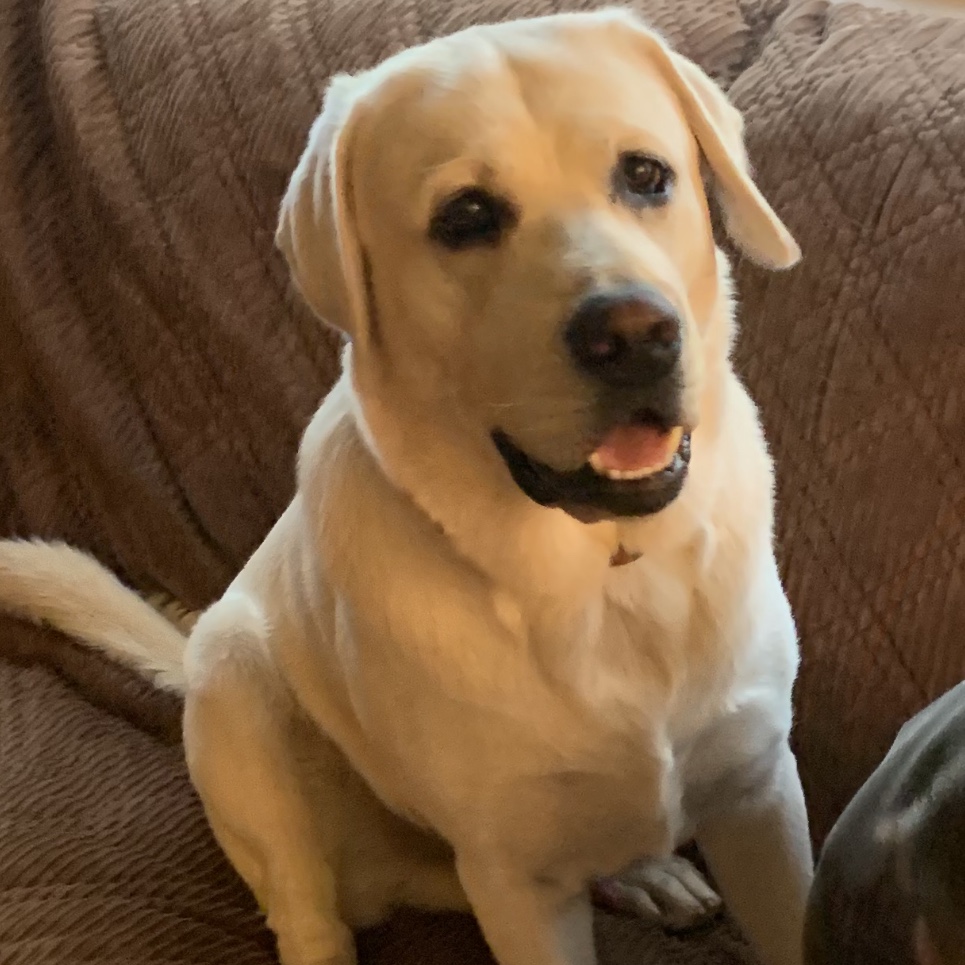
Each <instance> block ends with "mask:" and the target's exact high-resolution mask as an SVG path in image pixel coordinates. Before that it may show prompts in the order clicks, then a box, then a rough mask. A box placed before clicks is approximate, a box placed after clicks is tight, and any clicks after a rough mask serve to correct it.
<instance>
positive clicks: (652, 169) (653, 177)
mask: <svg viewBox="0 0 965 965" xmlns="http://www.w3.org/2000/svg"><path fill="white" fill-rule="evenodd" d="M615 180H616V187H617V193H618V194H620V195H621V196H623V197H625V198H627V199H628V200H632V201H634V202H636V203H637V204H648V205H658V204H663V203H664V202H666V201H667V200H669V198H670V190H671V188H672V187H673V182H674V173H673V171H672V170H671V169H670V167H668V166H667V165H666V164H664V162H663V161H661V160H659V159H658V158H655V157H651V156H650V155H649V154H640V153H637V152H636V151H630V152H628V153H626V154H624V155H622V156H621V157H620V161H619V163H618V164H617V170H616V179H615Z"/></svg>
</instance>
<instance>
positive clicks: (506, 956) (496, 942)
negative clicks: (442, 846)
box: [457, 854, 596, 965]
mask: <svg viewBox="0 0 965 965" xmlns="http://www.w3.org/2000/svg"><path fill="white" fill-rule="evenodd" d="M457 865H458V870H459V878H460V880H461V881H462V885H463V888H464V889H465V891H466V895H467V897H468V898H469V902H470V904H471V905H472V909H473V912H474V913H475V915H476V919H477V920H478V922H479V925H480V927H481V928H482V931H483V935H484V936H485V937H486V941H487V943H488V944H489V947H490V950H491V951H492V953H493V955H494V956H495V958H496V961H497V962H499V965H596V953H595V951H594V947H593V910H592V907H591V904H590V899H589V894H588V892H587V891H586V889H583V890H581V891H579V892H577V893H576V894H573V893H569V892H568V890H567V889H564V888H563V887H562V886H560V885H559V884H558V883H555V882H551V881H545V880H540V879H539V878H538V877H537V876H535V875H533V876H528V875H526V874H520V873H519V872H516V871H513V872H509V871H507V870H506V868H507V864H506V863H503V862H501V861H500V860H499V856H498V855H492V854H487V855H486V856H485V857H482V858H480V857H476V856H468V855H465V854H460V855H459V856H458V859H457Z"/></svg>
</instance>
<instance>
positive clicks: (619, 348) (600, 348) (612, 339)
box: [586, 332, 627, 364]
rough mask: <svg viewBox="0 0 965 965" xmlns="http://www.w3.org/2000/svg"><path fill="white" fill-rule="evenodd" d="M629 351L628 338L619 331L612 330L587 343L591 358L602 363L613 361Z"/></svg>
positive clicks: (588, 354) (588, 353) (587, 351)
mask: <svg viewBox="0 0 965 965" xmlns="http://www.w3.org/2000/svg"><path fill="white" fill-rule="evenodd" d="M626 351H627V340H626V339H625V338H624V337H623V336H622V335H621V334H620V333H619V332H612V333H610V334H608V335H606V336H603V337H602V338H599V339H597V340H596V341H593V342H590V343H589V344H588V345H587V350H586V354H587V357H588V359H589V360H593V361H596V362H599V363H601V364H603V363H607V362H613V361H614V360H616V359H618V358H619V357H620V356H621V355H623V354H624V353H625V352H626Z"/></svg>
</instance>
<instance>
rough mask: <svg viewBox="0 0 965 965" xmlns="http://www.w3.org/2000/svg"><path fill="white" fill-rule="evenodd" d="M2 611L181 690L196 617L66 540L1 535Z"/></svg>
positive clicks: (165, 686)
mask: <svg viewBox="0 0 965 965" xmlns="http://www.w3.org/2000/svg"><path fill="white" fill-rule="evenodd" d="M0 610H3V611H5V612H7V613H9V614H11V615H13V616H17V617H20V618H22V619H26V620H30V621H31V622H33V623H40V624H46V625H48V626H51V627H53V628H54V629H56V630H60V631H61V632H62V633H65V634H67V635H68V636H71V637H75V638H76V639H77V640H79V641H80V642H81V643H84V644H86V645H87V646H89V647H91V648H93V649H96V650H100V651H101V652H102V653H104V654H106V655H107V656H109V657H111V658H113V659H115V660H117V661H118V662H119V663H123V664H126V665H127V666H129V667H132V668H133V669H134V670H136V671H138V673H140V674H141V675H142V676H144V677H146V678H147V679H149V680H151V681H153V682H154V683H155V684H157V685H158V686H159V687H163V688H165V689H167V690H174V691H177V692H181V693H183V691H184V686H185V676H184V650H185V643H186V640H187V636H186V634H187V632H188V631H189V630H190V627H191V625H192V624H193V622H194V619H195V616H194V615H193V614H190V613H188V612H187V611H185V610H184V609H182V608H180V607H178V606H177V605H176V604H174V603H172V602H170V601H165V600H161V599H154V600H152V601H150V602H149V601H146V600H144V599H142V598H141V597H140V596H138V595H137V594H136V593H135V592H134V591H133V590H130V589H128V588H127V587H126V586H124V584H123V583H121V582H120V580H118V579H117V577H115V576H114V575H113V574H112V573H111V572H110V571H109V570H107V569H105V568H104V567H103V566H101V565H100V563H98V562H97V561H96V560H95V559H93V558H92V557H90V556H88V555H87V554H86V553H82V552H81V551H80V550H76V549H74V548H72V547H70V546H67V545H66V544H64V543H44V542H39V541H30V542H27V541H21V540H0Z"/></svg>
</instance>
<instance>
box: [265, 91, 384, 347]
mask: <svg viewBox="0 0 965 965" xmlns="http://www.w3.org/2000/svg"><path fill="white" fill-rule="evenodd" d="M358 88H359V85H358V84H357V82H356V78H353V77H349V76H347V75H339V76H336V77H334V78H333V79H332V81H331V82H330V84H329V88H328V91H327V93H326V95H325V103H324V105H323V107H322V112H321V114H320V115H319V117H318V119H317V120H316V121H315V123H314V124H313V125H312V129H311V132H310V133H309V135H308V144H307V145H306V147H305V150H304V151H303V153H302V156H301V158H300V160H299V162H298V166H297V167H296V168H295V173H294V174H293V175H292V177H291V181H290V182H289V184H288V189H287V191H286V192H285V196H284V198H283V199H282V203H281V213H280V217H279V222H278V229H277V231H276V233H275V243H276V244H277V245H278V247H279V249H280V250H281V252H282V253H283V254H284V256H285V258H286V260H287V261H288V266H289V269H290V270H291V274H292V279H293V280H294V282H295V285H296V287H297V288H298V290H299V292H300V293H301V295H302V297H303V298H304V299H305V301H306V302H307V303H308V305H309V307H310V308H311V309H312V310H313V311H314V312H315V314H316V315H318V316H319V318H321V319H322V320H324V321H325V322H327V323H328V324H330V325H333V326H335V327H336V328H338V329H341V330H342V331H343V332H344V333H345V334H346V335H347V336H348V337H349V338H350V339H351V340H352V341H353V342H354V343H356V344H358V343H359V342H361V341H364V340H365V338H366V336H367V333H368V330H369V322H370V318H369V315H370V312H369V297H368V290H367V284H366V269H365V255H364V252H363V250H362V246H361V244H360V242H359V238H358V231H357V227H356V217H355V203H354V185H353V181H352V178H353V170H352V159H353V138H354V134H355V130H356V128H357V127H358V121H359V115H360V113H361V109H360V104H359V101H360V99H359V97H358V94H357V91H358Z"/></svg>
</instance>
